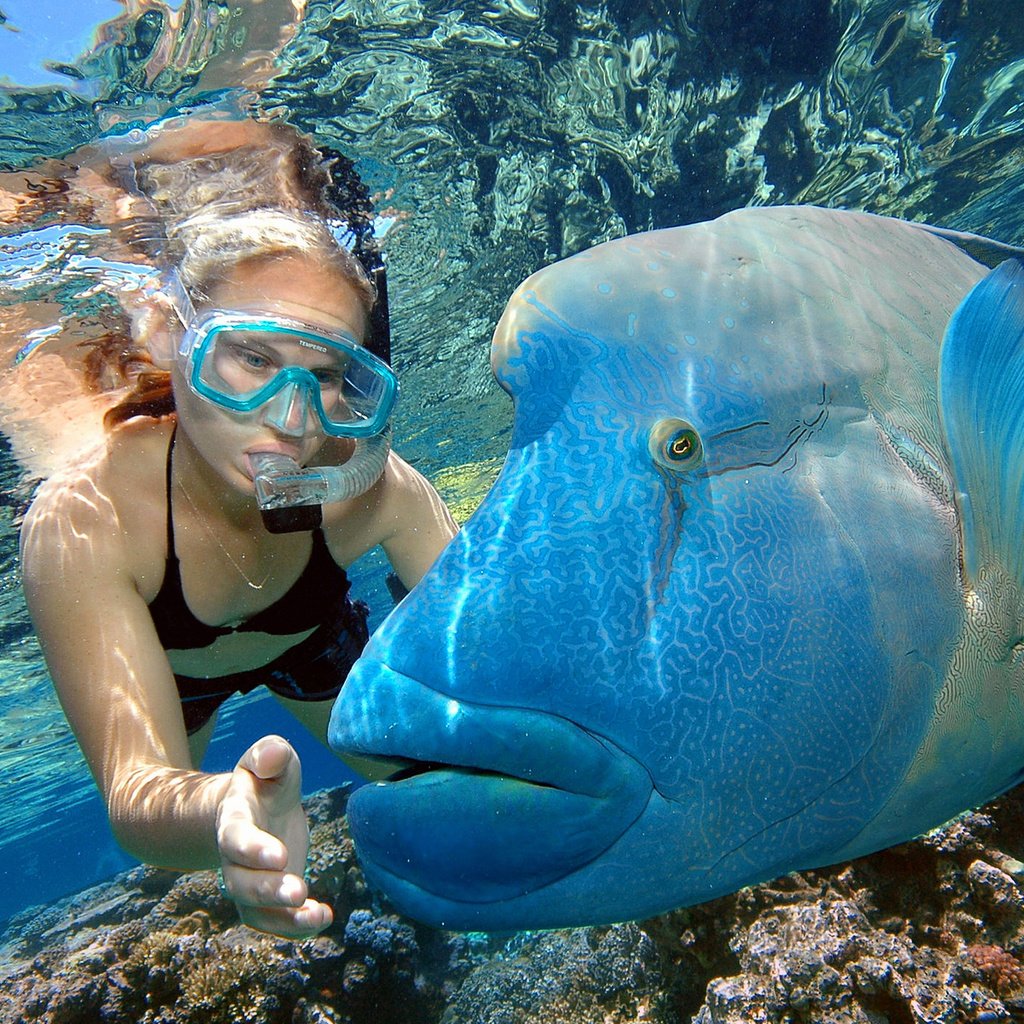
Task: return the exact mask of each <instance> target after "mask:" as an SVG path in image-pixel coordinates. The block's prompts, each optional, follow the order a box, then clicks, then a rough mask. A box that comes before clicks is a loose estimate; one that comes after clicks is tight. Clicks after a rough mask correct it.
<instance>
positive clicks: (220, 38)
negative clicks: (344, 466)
mask: <svg viewBox="0 0 1024 1024" xmlns="http://www.w3.org/2000/svg"><path fill="white" fill-rule="evenodd" d="M966 6H967V5H961V4H960V3H958V2H950V0H942V2H935V0H929V2H927V3H925V2H916V3H911V4H906V3H895V2H893V0H849V2H846V3H843V4H830V3H825V2H820V0H807V2H797V3H793V4H790V5H787V6H786V8H785V9H786V10H787V12H788V13H787V14H786V15H785V18H784V19H783V22H782V23H781V24H775V23H772V22H769V21H766V20H764V19H763V18H762V19H761V20H759V19H758V17H757V16H756V11H755V12H754V13H751V12H749V11H745V10H744V9H743V5H741V4H737V3H730V4H702V3H700V2H699V0H693V2H689V3H685V4H682V5H679V4H651V5H638V4H627V3H621V2H617V0H608V2H607V3H588V4H581V5H573V4H565V3H551V4H546V5H542V4H539V3H530V2H527V0H496V2H489V3H484V2H478V0H474V2H470V3H466V4H463V5H461V6H460V7H459V8H457V9H452V8H451V7H450V5H444V4H436V3H429V2H425V0H424V2H414V0H391V2H389V0H357V2H350V3H341V2H340V0H313V2H311V3H309V4H308V6H307V7H306V9H305V13H304V16H302V17H301V18H300V17H299V16H298V13H297V12H298V11H300V9H301V5H295V4H292V3H289V2H286V0H273V2H269V0H268V2H266V3H262V4H260V3H254V2H242V3H238V4H235V5H232V6H231V8H230V9H229V8H228V7H226V6H224V5H222V4H219V3H214V2H211V0H197V2H196V3H194V4H168V3H161V2H157V0H149V2H145V3H143V2H142V0H126V2H125V3H124V5H123V7H120V6H119V10H120V12H121V13H120V14H119V15H118V16H117V17H116V18H115V19H113V20H112V21H110V22H109V23H107V24H106V25H105V26H104V27H103V29H102V31H100V30H98V28H97V22H96V21H95V20H94V21H92V22H89V17H92V18H94V19H96V18H102V17H104V16H106V13H105V12H104V13H101V14H97V13H96V11H97V10H102V8H97V7H93V6H86V7H81V13H82V14H83V15H88V17H85V18H84V21H83V23H82V26H81V27H78V28H76V29H75V30H74V32H73V33H72V32H71V30H70V29H68V30H67V31H65V29H64V28H62V29H61V30H60V32H58V31H57V30H56V23H55V21H54V20H53V18H54V15H53V11H55V10H56V11H60V12H63V11H64V7H63V5H61V4H57V5H56V7H54V6H53V4H50V5H49V7H48V8H47V5H43V7H44V8H47V9H48V10H49V12H50V13H49V14H48V15H46V16H45V17H41V18H38V19H37V18H36V17H35V15H34V14H32V12H34V11H35V10H36V7H37V5H28V4H25V3H22V2H20V0H19V2H18V3H5V4H4V5H3V9H4V12H5V15H6V19H7V23H6V24H3V25H0V68H3V69H4V74H5V76H6V79H5V80H6V81H7V85H6V87H4V88H3V89H2V90H0V166H2V167H3V168H4V169H6V170H7V171H11V172H14V171H17V170H19V169H23V168H26V167H29V166H30V165H31V164H33V163H34V162H36V161H38V160H43V159H58V160H59V159H60V158H62V157H64V156H66V155H67V154H68V153H69V152H70V151H71V150H73V149H74V148H75V147H77V146H81V145H84V144H85V143H87V142H88V141H90V140H91V139H92V138H94V137H95V136H96V134H97V133H98V131H99V130H100V128H101V127H105V126H106V125H107V124H109V123H112V122H116V121H119V120H131V119H132V118H133V117H147V116H153V115H155V114H157V113H159V112H161V111H162V110H164V109H165V108H166V107H167V106H168V105H169V104H170V103H172V102H182V101H185V100H187V99H188V98H190V97H194V96H196V95H198V94H199V93H200V92H202V91H203V90H210V89H218V88H222V87H226V86H235V85H248V86H250V87H251V88H253V89H255V90H258V91H260V92H261V94H262V96H263V102H264V105H265V106H266V107H267V108H268V109H280V110H282V111H284V112H287V114H288V117H289V119H290V120H291V121H292V123H294V124H295V125H297V126H298V127H300V128H302V129H304V130H308V131H310V132H312V133H314V135H315V137H316V139H317V140H318V141H319V142H320V143H322V144H327V145H330V146H333V147H335V148H336V149H338V150H340V151H342V152H344V153H347V154H349V155H350V156H352V157H353V158H354V159H355V160H356V161H357V166H358V167H359V169H360V171H361V173H362V174H363V176H364V178H365V180H366V181H367V182H368V183H369V184H370V186H371V188H372V190H373V191H374V192H376V193H377V194H378V205H379V207H380V208H381V209H382V210H385V211H391V212H392V214H393V215H394V217H395V220H396V223H395V227H394V229H393V230H392V231H391V232H390V233H389V242H388V255H389V261H390V278H391V281H390V291H391V296H392V306H393V313H392V316H393V329H394V333H395V342H394V361H395V366H396V369H397V370H398V373H399V376H400V378H401V380H402V385H403V396H402V402H401V406H400V409H399V414H398V418H397V422H396V444H397V447H398V449H399V450H400V451H401V452H402V453H403V454H404V455H405V456H406V457H407V458H409V459H410V460H411V461H413V462H414V463H415V464H416V465H417V466H418V467H419V468H420V469H422V470H423V471H424V472H425V473H426V474H427V475H428V476H431V477H432V478H434V479H435V480H436V482H437V483H438V486H439V487H440V489H441V490H442V491H443V493H444V496H445V497H446V499H447V500H449V501H450V503H451V504H452V505H453V507H456V508H457V511H458V512H459V514H460V516H464V515H468V514H469V512H470V511H471V510H472V508H473V507H474V504H475V502H476V501H477V500H478V499H479V495H480V493H481V492H482V490H483V489H485V488H486V486H487V484H488V483H489V482H490V480H491V479H493V476H494V474H495V473H496V472H497V468H498V466H499V465H500V462H501V460H502V458H503V456H504V453H505V450H506V448H507V443H508V434H509V426H510V422H511V410H510V407H509V403H508V400H507V398H506V396H505V395H504V394H503V393H502V392H501V391H500V390H499V389H498V388H497V386H496V385H495V384H494V382H493V380H492V379H491V374H490V370H489V366H488V341H489V338H490V334H491V331H492V329H493V327H494V324H495V322H496V321H497V318H498V316H499V314H500V312H501V309H502V307H503V304H504V301H505V299H506V297H507V296H508V294H509V293H510V292H511V291H512V289H513V288H514V287H515V286H516V284H518V283H519V281H520V280H522V279H523V278H524V277H526V276H527V275H528V274H529V273H531V272H532V271H533V270H535V269H537V268H538V267H540V266H542V265H544V264H546V263H549V262H551V261H553V260H555V259H558V258H560V257H562V256H565V255H568V254H570V253H573V252H576V251H579V250H580V249H583V248H585V247H587V246H589V245H592V244H594V243H596V242H599V241H602V240H606V239H609V238H613V237H618V236H621V235H623V234H625V233H629V232H635V231H641V230H645V229H650V228H657V227H663V226H668V225H674V224H682V223H689V222H693V221H697V220H703V219H707V218H709V217H713V216H717V215H719V214H721V213H723V212H725V211H727V210H730V209H733V208H736V207H740V206H745V205H751V204H755V205H759V204H783V203H800V202H808V203H817V204H822V205H831V206H844V207H851V208H861V209H866V210H869V211H872V212H876V213H883V214H888V215H892V216H901V217H906V218H910V219H916V220H926V221H930V222H933V223H941V224H945V225H948V226H952V227H956V228H960V229H963V230H970V231H976V232H980V233H983V234H989V235H992V236H995V237H999V238H1001V239H1003V240H1005V241H1009V242H1017V243H1020V242H1022V241H1024V202H1022V197H1024V160H1022V158H1021V147H1020V132H1021V131H1022V130H1024V104H1022V103H1021V100H1020V96H1021V91H1022V86H1024V56H1022V52H1024V21H1022V20H1021V19H1020V17H1019V11H1018V10H1017V8H1016V5H1014V4H1005V3H1000V2H996V0H983V2H978V3H974V4H971V5H970V10H971V13H970V16H968V15H966V14H964V13H963V11H964V10H966ZM61 17H63V14H62V15H61ZM30 18H32V20H31V21H30V20H29V19H30ZM62 24H63V23H62ZM19 27H20V28H22V29H23V30H24V37H23V38H21V37H19V36H18V33H17V32H15V31H12V29H15V28H19ZM30 28H31V31H29V29H30ZM94 29H95V30H96V31H93V30H94ZM72 35H73V36H74V38H75V39H76V40H78V41H79V42H82V41H83V40H84V41H85V42H84V46H85V47H86V48H88V47H89V46H90V45H91V46H92V49H91V52H83V50H82V49H80V48H79V42H76V43H73V44H71V43H68V42H67V41H68V40H70V39H71V37H72ZM90 40H92V42H91V43H90ZM68 45H70V49H68V48H67V46H68ZM72 51H74V52H72ZM8 53H10V54H16V55H17V56H18V61H17V62H15V61H13V59H12V60H8V61H6V62H5V61H4V59H3V58H4V55H5V54H8ZM45 60H50V61H51V62H52V63H51V64H50V65H49V67H48V70H47V71H46V81H47V82H50V83H52V82H53V81H54V80H56V81H58V82H59V83H62V84H60V85H53V84H49V85H45V86H44V85H43V81H44V79H43V78H37V77H36V72H37V71H38V70H39V69H40V68H42V67H43V62H44V61H45ZM22 67H24V68H25V69H26V70H25V71H23V72H19V71H18V69H19V68H22ZM17 178H18V176H17V175H16V174H15V175H13V176H12V177H9V178H7V179H4V180H6V181H7V183H8V186H10V187H13V186H11V183H12V182H15V183H16V181H17ZM34 198H35V199H38V198H39V197H38V196H36V197H34ZM65 198H67V197H65ZM71 198H72V199H73V197H71ZM75 209H76V207H75V204H74V202H71V201H69V202H67V203H66V205H65V206H64V207H63V208H62V207H61V206H60V204H59V203H56V202H55V203H54V205H53V212H51V213H47V214H44V215H43V216H42V217H41V218H40V220H39V221H38V223H37V224H36V225H35V226H34V227H33V229H32V230H31V231H25V230H24V225H23V224H22V223H21V221H20V219H19V218H20V216H21V214H20V213H19V210H18V208H16V207H15V208H12V209H5V208H4V207H2V206H0V223H2V234H3V235H5V236H7V237H6V238H0V274H2V280H0V319H3V318H11V317H15V316H20V317H23V318H24V323H23V324H22V325H21V326H22V328H23V331H22V334H21V335H20V336H21V337H23V338H24V340H25V341H28V342H32V341H33V339H36V340H38V343H39V344H38V350H39V351H41V352H45V353H52V352H56V351H65V350H70V348H73V347H74V346H75V345H76V344H78V343H79V342H80V341H81V339H82V338H83V337H93V336H95V335H96V334H97V332H102V330H104V329H105V328H106V326H107V325H108V323H109V321H110V318H111V317H112V316H114V314H115V313H116V312H117V309H116V306H115V304H114V303H112V302H111V301H110V300H109V298H105V295H107V293H108V292H110V291H111V290H114V291H117V290H119V289H124V288H125V287H128V286H130V285H134V284H137V281H133V278H135V277H136V276H137V275H138V271H139V268H138V267H137V266H136V265H130V266H129V265H124V264H120V263H118V261H117V260H116V258H114V257H113V256H112V252H111V250H110V249H109V247H108V242H109V238H108V236H107V233H106V231H105V230H104V229H103V228H101V227H96V226H94V225H91V224H90V223H89V222H88V220H87V219H86V218H84V217H83V219H82V221H81V222H80V223H79V222H77V221H76V220H75V217H74V214H75ZM55 324H59V327H60V330H59V332H57V334H55V335H51V332H52V331H53V328H54V325H55ZM33 332H35V333H33ZM35 350H36V346H35V345H29V347H28V348H26V349H25V350H24V353H23V356H22V358H23V360H24V359H25V358H26V357H27V360H28V363H29V364H30V365H38V364H35V363H33V360H35V359H36V358H37V357H36V354H35ZM5 356H6V358H8V359H9V360H11V359H13V357H14V353H13V352H9V353H5ZM2 402H3V397H2V395H0V405H2ZM9 412H10V413H11V415H13V414H14V411H11V410H9ZM2 477H3V494H4V498H5V500H4V508H3V509H2V510H0V511H2V533H0V620H2V622H3V634H2V635H3V648H2V650H0V678H2V679H3V680H4V686H3V687H2V688H0V723H2V739H0V769H2V771H0V794H2V795H3V800H2V801H0V826H2V828H0V836H2V837H3V840H2V842H0V854H3V859H4V862H5V863H11V862H12V851H13V852H14V855H13V863H15V864H19V860H20V863H21V867H20V868H19V870H18V871H16V872H15V874H19V873H21V874H24V873H25V872H26V871H30V870H31V871H37V872H38V874H36V875H35V876H34V877H33V882H32V885H30V886H27V887H25V888H24V889H23V891H24V892H26V893H28V895H26V896H22V895H21V894H19V895H18V897H17V898H18V899H22V898H24V899H26V900H28V901H30V902H31V901H36V900H43V899H46V898H48V897H49V896H50V895H52V894H53V893H55V892H58V891H61V892H62V891H67V890H68V889H71V888H76V887H78V886H79V885H84V884H86V883H87V882H89V881H91V880H93V879H94V878H95V877H99V876H98V875H97V874H96V873H95V872H96V871H99V870H103V868H102V867H101V866H102V865H109V863H112V862H111V861H109V860H107V859H105V858H104V856H103V855H99V854H98V855H97V857H96V858H95V864H94V865H93V866H92V867H91V868H88V867H85V866H83V865H82V864H80V863H77V862H76V863H75V865H74V870H75V871H76V872H78V871H81V877H79V876H78V875H77V874H75V875H74V876H62V877H59V878H56V879H52V878H51V879H50V881H52V883H53V885H54V886H55V888H54V889H52V890H48V889H47V888H46V884H44V880H43V879H44V874H45V872H46V868H45V865H46V857H45V850H46V848H47V843H50V844H53V843H55V842H56V840H55V836H56V835H57V833H58V824H59V822H58V819H64V820H65V823H66V820H67V819H69V818H71V817H73V816H74V815H75V814H76V808H78V807H79V806H85V805H88V806H91V807H92V813H93V817H94V818H95V817H96V809H97V798H96V797H95V794H94V793H93V789H92V782H91V780H90V778H89V776H88V773H87V771H86V769H85V767H84V764H83V762H82V758H81V756H80V755H79V753H78V750H77V747H76V746H75V743H74V741H73V738H72V737H71V734H70V732H69V730H68V727H67V725H66V723H65V721H64V718H63V716H62V714H61V712H60V708H59V706H58V704H57V701H56V699H55V697H54V695H53V692H52V690H51V688H50V686H49V683H48V680H47V677H46V673H45V669H44V667H43V664H42V659H41V656H40V653H39V650H38V646H37V644H36V642H35V640H34V638H33V636H32V631H31V628H30V624H29V622H28V618H27V614H26V612H25V608H24V602H23V600H22V598H21V594H20V590H19V581H18V573H17V558H16V546H17V537H16V527H15V526H14V519H15V516H16V515H17V513H18V512H19V511H20V510H21V509H23V507H24V505H25V502H26V501H27V499H28V496H29V493H30V484H31V482H30V481H29V480H26V479H22V478H21V477H20V476H19V472H18V470H17V467H16V466H15V464H14V463H13V461H12V460H11V458H10V457H9V456H6V457H5V458H4V461H3V464H2ZM379 576H380V566H379V565H377V566H374V567H373V568H371V569H369V570H367V571H366V572H365V574H364V575H363V576H359V575H358V574H357V576H356V581H355V589H356V591H357V592H360V591H361V588H362V593H365V592H366V590H367V589H369V590H370V592H371V594H372V597H371V598H370V601H371V604H372V606H373V607H374V612H375V616H376V619H375V621H379V619H380V616H381V615H382V614H383V611H384V610H385V608H386V605H387V601H386V598H385V597H384V594H383V589H382V587H381V586H380V582H379ZM232 721H233V719H232V717H231V716H229V717H228V722H227V725H228V728H227V730H225V732H226V735H227V739H226V740H225V746H224V748H223V749H224V750H238V749H241V747H240V745H239V744H238V743H236V742H235V740H234V737H233V734H232V733H231V727H232ZM217 756H220V755H217ZM225 756H226V755H225ZM323 778H325V779H328V780H329V778H330V776H329V775H326V774H325V775H324V776H323ZM48 829H52V831H49V832H48V831H47V830H48ZM29 839H31V840H32V842H31V843H30V842H29ZM96 842H98V843H99V844H100V847H101V848H102V849H103V850H108V851H109V850H111V849H112V846H111V843H110V840H109V839H108V838H107V836H106V834H105V833H104V834H103V835H102V837H101V838H100V839H99V840H96ZM40 851H43V852H42V853H41V852H40ZM28 862H31V863H32V864H36V865H39V866H38V867H35V868H31V869H30V868H28V867H26V864H27V863H28ZM97 865H100V866H97ZM116 866H118V865H117V864H116V863H115V867H116ZM68 870H71V869H68ZM110 870H113V868H110ZM50 874H51V875H52V874H53V872H51V873H50ZM9 877H10V876H9ZM17 905H18V904H14V905H13V906H17ZM8 909H11V908H10V907H9V908H8ZM0 912H2V911H0Z"/></svg>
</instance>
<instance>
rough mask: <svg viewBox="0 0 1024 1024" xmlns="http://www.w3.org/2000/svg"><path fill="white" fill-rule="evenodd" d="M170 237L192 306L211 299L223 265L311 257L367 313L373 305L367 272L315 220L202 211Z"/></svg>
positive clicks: (277, 213)
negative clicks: (341, 281) (354, 296)
mask: <svg viewBox="0 0 1024 1024" xmlns="http://www.w3.org/2000/svg"><path fill="white" fill-rule="evenodd" d="M168 234H169V237H170V240H171V241H172V243H175V244H176V245H177V246H179V247H180V250H181V254H182V255H181V259H180V260H179V262H178V264H177V271H178V276H179V278H180V280H181V282H182V284H183V285H184V286H185V289H186V290H187V291H188V293H189V296H190V297H191V299H192V302H193V303H194V304H196V305H200V304H202V303H203V302H205V301H207V300H208V299H209V298H210V294H211V292H212V291H213V290H214V288H215V287H216V285H217V283H218V281H220V280H221V279H222V278H223V277H224V273H225V268H226V267H227V268H230V269H234V268H236V267H240V266H247V265H254V264H259V263H265V262H273V261H274V260H277V259H281V258H287V257H294V256H315V257H317V258H319V259H320V260H321V261H322V262H323V264H325V265H326V266H327V267H330V268H331V269H333V270H334V271H335V272H336V273H337V274H338V275H339V276H340V277H341V278H343V279H344V280H346V281H347V282H348V283H349V284H350V285H351V286H352V288H353V289H354V290H355V292H356V294H357V295H358V296H359V299H360V301H361V303H362V305H363V309H364V311H365V312H366V314H367V315H369V312H370V309H371V308H372V306H373V302H374V298H375V296H374V292H373V285H372V284H371V283H370V280H369V278H368V277H367V276H366V271H365V270H363V267H362V265H361V264H360V262H359V260H358V259H356V257H355V256H353V255H352V254H351V253H350V252H349V251H348V250H347V249H346V248H345V247H344V246H342V245H340V244H339V243H338V242H337V240H336V239H335V237H334V235H333V234H332V233H331V230H330V228H329V227H328V226H327V225H326V224H325V223H324V222H323V221H322V220H321V219H320V218H319V217H314V216H312V215H309V214H306V215H299V214H296V213H292V212H290V211H287V210H280V209H269V208H264V209H259V210H250V211H248V212H246V213H242V214H237V215H235V216H230V217H221V216H219V215H218V214H217V213H216V211H211V210H203V211H201V212H200V213H198V214H196V215H195V216H192V217H188V218H186V219H185V220H183V221H182V222H181V223H179V224H177V225H175V226H174V227H173V228H172V229H171V230H170V231H169V232H168Z"/></svg>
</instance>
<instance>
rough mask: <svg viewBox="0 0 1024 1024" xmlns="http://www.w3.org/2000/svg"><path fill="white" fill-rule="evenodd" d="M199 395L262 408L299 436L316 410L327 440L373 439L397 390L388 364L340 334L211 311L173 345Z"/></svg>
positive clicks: (244, 409)
mask: <svg viewBox="0 0 1024 1024" xmlns="http://www.w3.org/2000/svg"><path fill="white" fill-rule="evenodd" d="M178 356H179V359H180V361H181V363H182V365H183V369H184V371H185V378H186V380H187V381H188V384H189V386H190V387H191V388H192V390H193V391H194V392H195V393H196V394H197V395H199V396H200V397H201V398H205V399H207V400H208V401H210V402H213V403H214V404H215V405H219V406H221V407H222V408H225V409H230V410H231V411H232V412H237V413H249V412H255V411H256V410H257V409H261V408H264V407H265V408H264V412H263V415H264V417H265V418H266V419H267V421H268V422H270V423H271V425H272V426H274V427H275V429H277V430H280V431H282V432H284V433H292V434H301V433H302V432H304V430H305V424H306V419H307V417H308V416H309V414H310V413H315V415H316V417H317V419H318V420H319V422H320V426H321V428H322V429H323V431H324V433H326V434H328V435H330V436H331V437H372V436H374V435H375V434H379V433H380V432H381V431H382V430H383V429H384V428H385V427H386V426H387V423H388V419H389V418H390V416H391V411H392V409H393V408H394V404H395V398H396V396H397V393H398V382H397V380H396V378H395V375H394V373H393V372H392V370H391V367H389V366H388V365H387V363H385V362H383V361H382V360H380V359H378V358H377V357H376V356H374V355H373V354H372V353H370V352H368V351H367V350H366V349H365V348H364V347H363V346H362V345H360V344H359V343H358V342H357V341H356V340H355V339H354V338H352V337H350V336H349V335H347V334H344V333H342V332H340V331H334V330H328V329H325V328H323V327H314V326H311V325H310V324H306V323H303V322H301V321H298V320H292V319H289V318H287V317H281V316H277V315H271V314H267V313H260V312H255V313H250V312H239V311H233V310H221V309H216V310H211V311H209V312H207V313H204V314H203V315H202V316H200V317H199V318H197V319H196V320H195V321H193V322H192V323H190V324H189V326H188V328H187V329H186V331H185V333H184V335H183V336H182V339H181V343H180V345H179V349H178Z"/></svg>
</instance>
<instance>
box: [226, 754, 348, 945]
mask: <svg viewBox="0 0 1024 1024" xmlns="http://www.w3.org/2000/svg"><path fill="white" fill-rule="evenodd" d="M308 843H309V833H308V827H307V824H306V815H305V811H304V810H303V808H302V801H301V770H300V767H299V759H298V757H297V755H296V754H295V751H294V750H292V748H291V746H290V745H289V744H288V743H287V742H286V741H285V740H283V739H281V738H280V737H279V736H265V737H264V738H263V739H261V740H259V741H258V742H256V743H254V744H253V745H252V746H251V747H250V748H249V749H248V750H247V751H246V752H245V753H244V754H243V755H242V757H241V758H240V759H239V761H238V765H237V766H236V768H235V771H234V773H233V774H232V777H231V782H230V783H229V784H228V788H227V791H226V792H225V794H224V797H223V799H222V800H221V804H220V809H219V811H218V814H217V845H218V848H219V849H220V854H221V861H222V864H221V877H222V879H223V883H224V888H225V890H226V891H227V894H228V896H229V897H230V898H231V899H232V900H233V901H234V902H235V904H236V905H237V906H238V910H239V914H240V916H241V918H242V921H243V922H245V923H246V924H248V925H249V926H250V927H253V928H259V929H261V930H262V931H269V932H273V933H274V934H277V935H283V936H287V937H289V938H303V937H307V936H310V935H316V934H317V933H318V932H321V931H323V929H324V928H326V927H328V925H330V923H331V921H332V920H333V914H332V912H331V908H330V907H328V906H327V905H326V904H323V903H319V902H318V901H316V900H311V899H309V898H308V890H307V888H306V883H305V881H304V880H303V878H302V876H301V872H302V871H303V869H304V867H305V862H306V849H307V846H308Z"/></svg>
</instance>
